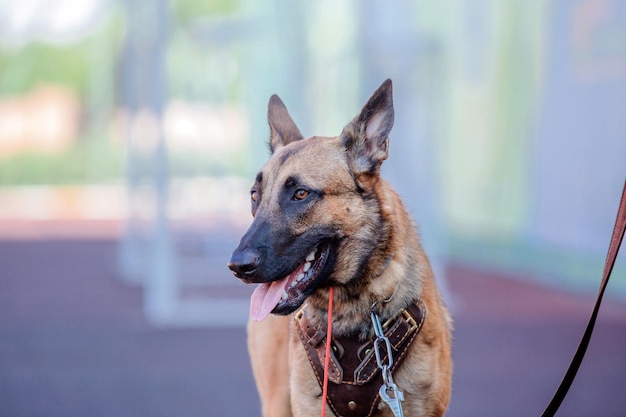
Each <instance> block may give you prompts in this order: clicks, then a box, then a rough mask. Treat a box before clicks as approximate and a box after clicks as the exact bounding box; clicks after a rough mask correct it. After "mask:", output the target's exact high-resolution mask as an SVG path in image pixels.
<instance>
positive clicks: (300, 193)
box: [293, 188, 309, 200]
mask: <svg viewBox="0 0 626 417" xmlns="http://www.w3.org/2000/svg"><path fill="white" fill-rule="evenodd" d="M308 196H309V192H308V191H307V190H303V189H302V188H300V189H298V190H296V192H295V193H294V195H293V199H294V200H304V199H305V198H307V197H308Z"/></svg>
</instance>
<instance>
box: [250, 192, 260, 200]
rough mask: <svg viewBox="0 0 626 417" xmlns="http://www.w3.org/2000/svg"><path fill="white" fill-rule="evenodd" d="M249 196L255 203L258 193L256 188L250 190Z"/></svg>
mask: <svg viewBox="0 0 626 417" xmlns="http://www.w3.org/2000/svg"><path fill="white" fill-rule="evenodd" d="M250 198H251V199H252V201H254V202H255V203H256V201H257V200H258V199H259V193H258V192H257V191H256V190H252V191H250Z"/></svg>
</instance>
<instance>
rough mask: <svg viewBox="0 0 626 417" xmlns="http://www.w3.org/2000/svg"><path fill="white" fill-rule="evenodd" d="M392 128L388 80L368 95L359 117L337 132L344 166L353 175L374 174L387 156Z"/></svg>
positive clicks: (391, 102) (391, 100)
mask: <svg viewBox="0 0 626 417" xmlns="http://www.w3.org/2000/svg"><path fill="white" fill-rule="evenodd" d="M392 126H393V95H392V87H391V80H389V79H388V80H385V82H383V83H382V84H381V86H380V87H378V90H376V91H375V92H374V94H372V96H371V97H370V99H369V100H368V101H367V104H365V106H363V109H361V113H359V115H358V116H357V117H355V118H354V119H353V120H352V121H351V122H350V123H349V124H348V125H347V126H346V127H345V128H344V129H343V131H342V132H341V135H340V137H341V139H342V141H343V144H344V146H345V147H346V150H347V152H348V162H349V163H350V168H351V169H352V172H353V173H354V174H356V175H361V174H376V173H377V172H378V171H379V169H380V165H381V164H382V163H383V161H384V160H385V159H387V156H388V155H389V132H390V131H391V128H392Z"/></svg>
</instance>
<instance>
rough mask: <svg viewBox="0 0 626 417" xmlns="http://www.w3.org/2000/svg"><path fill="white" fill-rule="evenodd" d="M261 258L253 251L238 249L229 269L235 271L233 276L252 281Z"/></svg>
mask: <svg viewBox="0 0 626 417" xmlns="http://www.w3.org/2000/svg"><path fill="white" fill-rule="evenodd" d="M260 259H261V257H260V256H259V254H258V253H257V252H255V251H254V250H251V249H246V250H239V249H236V250H235V251H234V252H233V254H232V255H231V256H230V261H228V268H230V270H231V271H233V275H235V276H236V277H237V278H241V279H245V280H250V279H252V277H253V276H254V273H255V272H256V269H257V267H258V266H259V261H260Z"/></svg>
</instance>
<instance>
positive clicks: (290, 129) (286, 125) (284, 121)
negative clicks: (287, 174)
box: [267, 94, 302, 153]
mask: <svg viewBox="0 0 626 417" xmlns="http://www.w3.org/2000/svg"><path fill="white" fill-rule="evenodd" d="M267 121H268V122H269V124H270V130H271V136H270V152H272V153H274V151H276V149H278V148H280V147H283V146H285V145H287V144H289V143H291V142H294V141H296V140H300V139H302V133H300V130H299V129H298V127H297V126H296V124H295V123H294V122H293V119H292V118H291V116H290V115H289V112H288V111H287V107H285V104H284V103H283V101H282V100H281V99H280V97H278V96H277V95H276V94H274V95H273V96H272V97H270V102H269V104H268V105H267Z"/></svg>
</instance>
